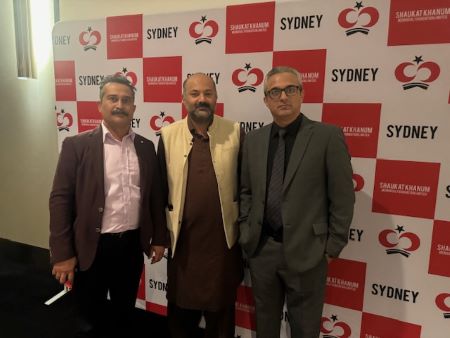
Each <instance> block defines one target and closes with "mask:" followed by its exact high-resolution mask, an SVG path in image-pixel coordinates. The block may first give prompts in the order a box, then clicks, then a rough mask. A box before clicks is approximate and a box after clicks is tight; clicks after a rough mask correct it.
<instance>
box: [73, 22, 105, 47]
mask: <svg viewBox="0 0 450 338" xmlns="http://www.w3.org/2000/svg"><path fill="white" fill-rule="evenodd" d="M78 41H80V44H81V45H82V46H83V49H84V51H88V50H90V49H93V50H96V49H97V46H98V45H99V44H100V42H101V41H102V36H101V34H100V32H99V31H96V30H93V29H92V27H90V26H89V27H88V28H87V30H85V31H82V32H81V33H80V35H79V36H78Z"/></svg>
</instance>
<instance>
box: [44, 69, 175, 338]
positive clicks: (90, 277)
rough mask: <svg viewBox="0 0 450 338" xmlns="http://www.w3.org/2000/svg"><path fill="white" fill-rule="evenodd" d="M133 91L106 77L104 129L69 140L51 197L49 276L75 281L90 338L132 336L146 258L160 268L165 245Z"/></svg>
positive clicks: (153, 167) (157, 188) (150, 153)
mask: <svg viewBox="0 0 450 338" xmlns="http://www.w3.org/2000/svg"><path fill="white" fill-rule="evenodd" d="M134 93H135V88H134V87H133V86H132V85H131V83H130V82H129V81H128V80H127V79H126V78H124V77H121V76H108V77H105V79H104V80H103V81H102V83H101V85H100V102H99V103H98V109H99V111H100V112H101V114H102V117H103V121H102V124H101V125H100V126H98V127H97V128H95V129H94V130H92V131H87V132H84V133H81V134H79V135H76V136H73V137H68V138H66V139H65V140H64V142H63V145H62V150H61V154H60V157H59V162H58V166H57V168H56V173H55V178H54V182H53V188H52V192H51V195H50V255H51V262H52V264H53V271H52V273H53V275H54V276H55V278H56V279H57V280H58V281H59V282H60V283H62V284H63V283H66V281H69V282H72V281H73V291H74V293H75V296H76V299H77V300H78V303H79V305H80V310H81V314H82V316H83V318H84V319H85V320H86V321H87V323H88V325H87V326H88V327H89V328H91V330H89V332H88V333H86V336H89V337H90V336H93V335H94V334H95V337H97V336H102V337H103V336H109V334H111V333H114V334H115V335H118V336H128V335H129V330H130V325H131V314H132V311H133V309H134V305H135V301H136V296H137V290H138V286H139V280H140V276H141V273H142V268H143V252H145V253H146V254H147V256H149V257H151V258H152V262H153V263H154V262H157V261H159V260H160V259H161V258H162V256H163V253H164V247H165V244H166V222H165V215H164V203H163V198H162V193H161V183H160V181H161V179H160V172H159V166H158V165H157V160H156V153H155V148H154V145H153V143H152V142H151V141H149V140H147V139H145V138H144V137H142V136H140V135H138V134H135V133H134V132H133V131H132V130H131V128H130V125H131V121H132V118H133V114H134V111H135V109H136V106H135V104H134ZM108 292H109V297H110V299H111V306H106V304H107V301H106V300H107V294H108ZM107 327H108V328H109V329H110V330H109V329H108V330H107V329H106V328H107ZM86 331H88V330H86ZM88 334H89V335H88Z"/></svg>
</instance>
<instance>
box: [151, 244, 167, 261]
mask: <svg viewBox="0 0 450 338" xmlns="http://www.w3.org/2000/svg"><path fill="white" fill-rule="evenodd" d="M165 249H166V248H165V246H164V245H152V246H151V248H150V257H151V264H154V263H158V262H159V261H160V260H161V259H162V258H163V256H164V250H165Z"/></svg>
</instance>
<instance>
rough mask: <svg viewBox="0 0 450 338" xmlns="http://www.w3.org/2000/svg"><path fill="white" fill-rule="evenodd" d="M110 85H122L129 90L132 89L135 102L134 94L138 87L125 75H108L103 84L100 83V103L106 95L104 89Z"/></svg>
mask: <svg viewBox="0 0 450 338" xmlns="http://www.w3.org/2000/svg"><path fill="white" fill-rule="evenodd" d="M108 83H120V84H123V85H125V86H127V87H128V88H130V91H131V94H132V97H133V100H134V94H135V92H136V87H135V86H133V85H132V84H131V82H130V81H129V80H128V79H127V78H126V77H125V76H123V75H119V74H114V75H107V76H105V77H104V78H103V80H102V82H100V101H101V100H102V99H103V95H105V91H104V87H105V85H107V84H108Z"/></svg>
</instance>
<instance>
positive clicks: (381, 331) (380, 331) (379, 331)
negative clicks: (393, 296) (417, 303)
mask: <svg viewBox="0 0 450 338" xmlns="http://www.w3.org/2000/svg"><path fill="white" fill-rule="evenodd" d="M421 330H422V327H421V326H420V325H417V324H412V323H407V322H402V321H400V320H396V319H392V318H387V317H383V316H378V315H374V314H371V313H366V312H363V314H362V319H361V337H374V338H375V337H376V338H392V337H395V338H420V333H421Z"/></svg>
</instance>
